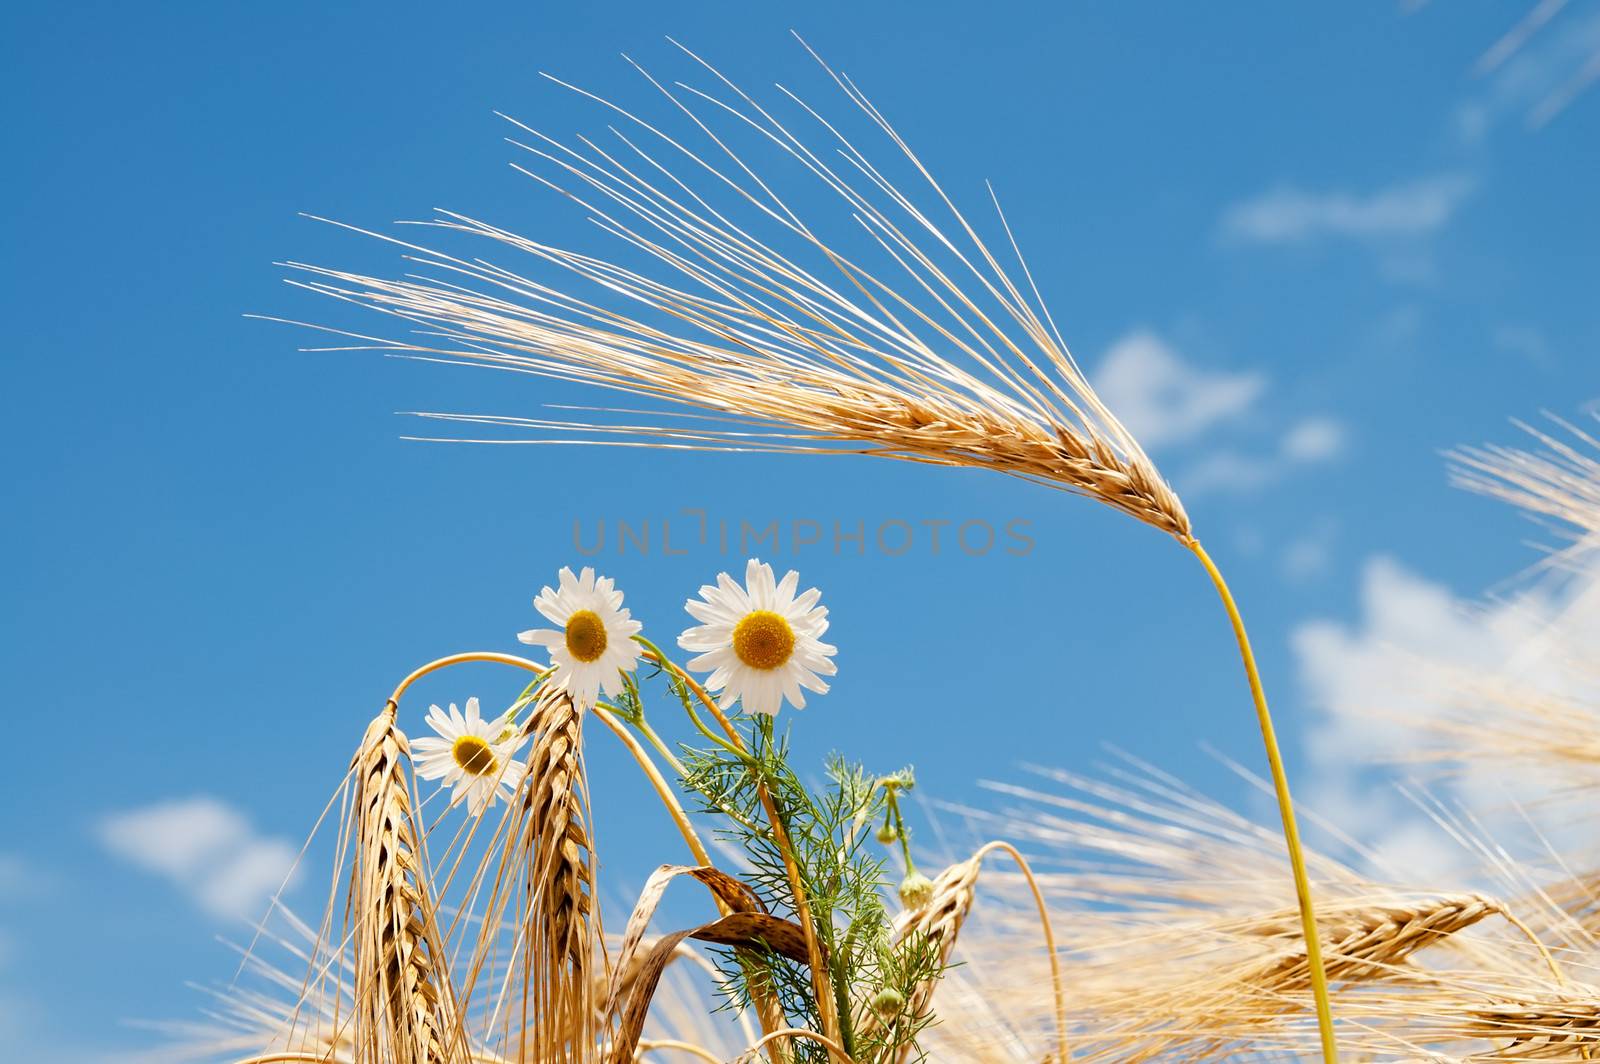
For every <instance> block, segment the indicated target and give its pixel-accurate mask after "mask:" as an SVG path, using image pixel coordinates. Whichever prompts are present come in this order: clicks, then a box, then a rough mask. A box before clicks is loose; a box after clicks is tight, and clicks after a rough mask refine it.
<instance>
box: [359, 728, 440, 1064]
mask: <svg viewBox="0 0 1600 1064" xmlns="http://www.w3.org/2000/svg"><path fill="white" fill-rule="evenodd" d="M409 764H410V752H409V747H408V746H407V743H406V737H405V735H404V733H402V732H401V731H400V730H399V729H398V728H396V727H395V705H394V703H392V702H391V703H390V704H389V705H387V706H385V707H384V709H383V711H382V712H380V713H379V714H378V715H377V717H376V718H374V719H373V721H372V723H371V724H370V725H368V727H367V732H366V736H365V737H364V738H363V739H362V741H361V747H360V749H359V750H358V751H357V752H356V756H355V760H354V764H353V765H352V772H353V776H354V787H355V790H354V794H353V795H352V799H351V816H352V817H353V822H352V823H351V825H350V827H349V834H348V838H349V840H350V845H351V847H352V849H353V853H352V854H351V858H350V860H351V868H350V881H349V893H348V896H347V898H346V914H345V924H346V928H347V931H348V935H349V941H350V942H351V947H352V955H353V966H354V980H355V986H354V1017H353V1019H354V1023H353V1030H354V1033H355V1045H354V1056H353V1060H354V1061H355V1064H458V1062H459V1061H462V1060H465V1059H467V1057H466V1053H467V1046H466V1042H465V1038H464V1036H463V1034H462V1028H461V1023H460V1017H459V1015H458V1013H457V1010H456V1005H455V1000H454V991H453V988H452V986H451V984H450V979H449V976H448V974H447V972H446V970H445V951H444V946H443V941H442V937H441V935H440V933H439V926H438V923H437V920H436V917H435V912H434V906H433V903H432V900H431V899H430V898H429V896H428V873H427V870H426V869H425V868H423V867H422V863H421V858H420V855H419V852H418V848H417V839H418V838H419V837H420V833H419V831H418V825H417V823H416V821H415V819H414V818H413V815H412V801H411V787H410V778H409V771H408V767H409Z"/></svg>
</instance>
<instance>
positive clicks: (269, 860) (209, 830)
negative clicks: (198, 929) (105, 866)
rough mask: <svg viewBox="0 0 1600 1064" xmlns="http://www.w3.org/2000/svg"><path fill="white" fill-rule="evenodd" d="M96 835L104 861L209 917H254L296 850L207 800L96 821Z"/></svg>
mask: <svg viewBox="0 0 1600 1064" xmlns="http://www.w3.org/2000/svg"><path fill="white" fill-rule="evenodd" d="M96 835H97V836H98V838H99V839H100V842H101V844H102V845H103V846H105V848H106V849H107V850H109V851H110V852H111V853H113V854H115V855H117V856H118V857H121V858H123V859H124V860H126V861H129V862H131V863H132V864H135V865H138V866H139V867H140V868H143V869H145V870H146V871H149V872H154V873H155V874H157V875H159V876H162V877H164V878H166V879H168V880H170V881H171V882H172V883H173V884H175V885H176V886H178V887H179V888H180V889H181V890H183V891H184V892H185V893H187V894H188V895H189V896H190V897H191V898H192V899H193V900H194V901H195V902H197V903H198V904H199V905H200V906H201V907H202V908H203V909H205V910H206V911H207V912H208V913H211V914H212V915H213V916H222V917H237V916H245V917H253V916H259V915H260V913H261V910H262V909H263V908H264V907H265V905H266V903H267V901H268V899H269V898H270V897H271V896H272V895H273V893H274V892H275V891H277V889H278V888H279V886H280V885H281V884H282V883H283V882H284V879H285V877H286V876H287V875H288V874H289V871H290V869H291V868H292V867H293V866H294V861H295V856H296V852H297V849H296V847H294V846H292V845H290V844H289V843H288V842H287V841H285V840H283V839H277V838H269V837H265V836H261V835H258V834H257V833H256V831H255V829H254V828H253V827H252V826H251V824H250V821H249V820H248V819H247V818H246V817H245V816H244V815H243V814H242V813H240V812H239V811H238V810H236V809H234V808H233V807H232V806H230V805H227V804H226V803H224V802H221V801H218V800H217V799H215V798H208V797H204V796H201V797H194V798H182V799H177V800H174V801H168V802H159V803H157V804H155V805H148V806H142V807H140V808H138V809H130V810H125V811H123V812H120V813H113V814H111V815H109V816H106V817H104V818H103V819H102V820H101V821H100V823H99V824H98V825H97V826H96Z"/></svg>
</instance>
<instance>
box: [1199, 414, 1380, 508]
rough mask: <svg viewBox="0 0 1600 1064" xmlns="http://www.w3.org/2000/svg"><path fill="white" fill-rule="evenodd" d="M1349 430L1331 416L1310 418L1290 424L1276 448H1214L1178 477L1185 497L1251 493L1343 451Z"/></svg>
mask: <svg viewBox="0 0 1600 1064" xmlns="http://www.w3.org/2000/svg"><path fill="white" fill-rule="evenodd" d="M1347 437H1348V432H1347V430H1346V429H1345V426H1344V423H1343V422H1341V421H1338V420H1336V419H1334V418H1331V417H1324V416H1317V417H1308V418H1305V419H1303V420H1301V421H1298V422H1296V423H1295V424H1294V425H1292V426H1290V428H1289V430H1288V431H1287V432H1285V433H1284V434H1283V437H1282V438H1281V439H1280V440H1279V441H1278V445H1277V449H1276V450H1273V451H1267V452H1264V453H1263V452H1260V451H1242V450H1238V449H1234V448H1228V449H1224V450H1219V451H1215V452H1213V453H1212V454H1209V455H1207V456H1205V457H1204V458H1201V459H1200V460H1199V461H1197V462H1194V463H1193V464H1192V465H1189V466H1187V467H1185V468H1182V469H1180V471H1179V473H1178V475H1177V477H1176V479H1177V482H1178V487H1179V488H1180V489H1181V490H1182V492H1183V493H1184V495H1185V496H1187V497H1192V498H1198V497H1199V496H1201V495H1208V494H1234V495H1239V494H1249V493H1251V492H1257V491H1261V490H1263V489H1264V488H1268V487H1271V486H1272V485H1273V484H1276V483H1278V482H1279V481H1281V480H1283V479H1284V478H1285V477H1287V476H1289V475H1290V474H1292V473H1295V472H1298V471H1299V470H1301V469H1303V468H1304V467H1306V466H1312V465H1319V464H1323V463H1326V462H1331V461H1333V460H1335V459H1337V458H1338V457H1339V456H1341V455H1342V454H1344V451H1345V447H1346V441H1347Z"/></svg>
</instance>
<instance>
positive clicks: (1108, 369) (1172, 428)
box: [1094, 329, 1267, 450]
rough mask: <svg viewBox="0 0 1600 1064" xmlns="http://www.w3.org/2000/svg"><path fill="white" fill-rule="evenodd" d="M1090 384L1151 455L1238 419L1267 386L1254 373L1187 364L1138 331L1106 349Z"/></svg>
mask: <svg viewBox="0 0 1600 1064" xmlns="http://www.w3.org/2000/svg"><path fill="white" fill-rule="evenodd" d="M1094 384H1095V389H1096V391H1098V392H1099V393H1100V397H1101V398H1102V399H1104V400H1105V402H1106V405H1107V406H1109V407H1110V408H1111V409H1112V410H1114V411H1116V414H1117V417H1118V418H1119V419H1121V421H1122V423H1123V424H1124V425H1126V426H1127V427H1128V430H1129V431H1130V432H1132V433H1133V435H1134V438H1135V439H1137V440H1139V442H1140V443H1141V444H1142V445H1143V446H1145V447H1148V448H1150V449H1152V450H1154V449H1157V448H1160V447H1162V446H1163V445H1166V444H1174V443H1184V442H1186V441H1188V440H1192V439H1194V438H1195V437H1197V436H1199V435H1200V434H1201V433H1203V432H1205V431H1206V430H1207V429H1210V428H1211V427H1213V426H1214V425H1217V424H1219V423H1220V422H1224V421H1229V420H1232V419H1234V418H1237V417H1239V416H1240V415H1241V414H1243V413H1245V412H1246V411H1248V410H1249V409H1250V407H1251V405H1252V404H1254V403H1255V401H1256V399H1258V398H1259V397H1260V396H1261V393H1262V392H1263V391H1264V390H1265V389H1266V386H1267V382H1266V378H1265V377H1264V376H1262V375H1261V374H1259V373H1225V372H1219V371H1215V370H1206V369H1201V368H1199V367H1197V366H1194V365H1191V364H1190V363H1188V362H1185V361H1184V360H1183V358H1182V357H1181V356H1180V355H1179V354H1178V352H1176V351H1175V350H1173V349H1172V347H1171V346H1169V345H1168V344H1167V343H1166V342H1165V341H1163V340H1162V339H1161V338H1160V337H1159V336H1157V335H1156V334H1155V333H1153V332H1150V331H1148V330H1144V329H1138V330H1135V331H1133V332H1131V333H1129V334H1128V335H1126V336H1124V337H1123V338H1122V339H1120V340H1118V341H1117V342H1116V343H1115V344H1113V345H1112V346H1111V350H1110V351H1108V352H1106V355H1105V358H1103V359H1102V360H1101V362H1100V370H1099V372H1098V373H1096V374H1095V382H1094Z"/></svg>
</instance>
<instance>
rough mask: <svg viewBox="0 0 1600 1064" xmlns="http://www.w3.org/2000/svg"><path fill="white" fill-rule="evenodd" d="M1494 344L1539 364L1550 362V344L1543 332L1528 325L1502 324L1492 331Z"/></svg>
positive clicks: (1502, 349)
mask: <svg viewBox="0 0 1600 1064" xmlns="http://www.w3.org/2000/svg"><path fill="white" fill-rule="evenodd" d="M1493 339H1494V346H1495V347H1496V348H1498V349H1499V350H1501V351H1504V352H1506V353H1507V354H1510V355H1515V356H1516V357H1518V358H1521V359H1526V360H1527V361H1529V362H1532V363H1534V364H1535V365H1539V366H1548V365H1550V363H1551V358H1550V345H1549V344H1547V343H1546V342H1545V338H1544V333H1542V332H1540V331H1539V330H1538V329H1535V328H1533V327H1532V326H1529V325H1502V326H1500V327H1499V328H1497V329H1496V330H1495V331H1494V337H1493Z"/></svg>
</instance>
